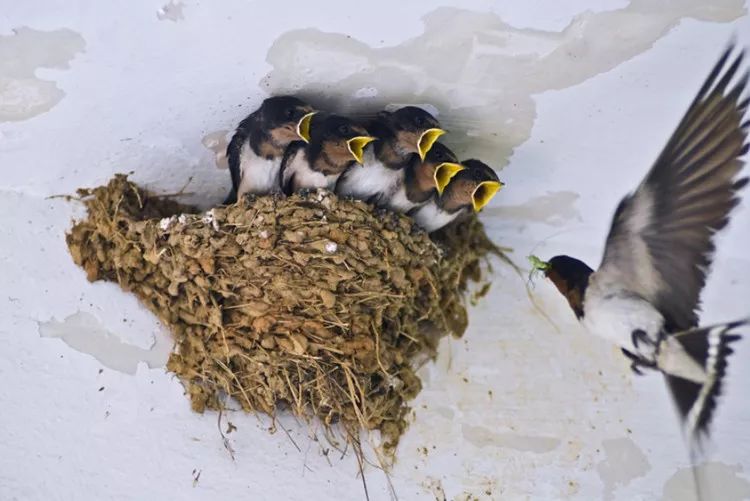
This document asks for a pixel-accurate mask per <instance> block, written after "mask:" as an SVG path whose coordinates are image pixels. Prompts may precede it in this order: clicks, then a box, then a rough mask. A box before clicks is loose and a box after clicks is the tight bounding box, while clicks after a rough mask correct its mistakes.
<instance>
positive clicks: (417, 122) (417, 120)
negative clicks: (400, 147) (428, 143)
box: [414, 115, 424, 127]
mask: <svg viewBox="0 0 750 501" xmlns="http://www.w3.org/2000/svg"><path fill="white" fill-rule="evenodd" d="M414 125H416V126H417V127H422V126H423V125H424V117H423V116H422V115H417V116H416V117H414Z"/></svg>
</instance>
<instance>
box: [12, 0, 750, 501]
mask: <svg viewBox="0 0 750 501" xmlns="http://www.w3.org/2000/svg"><path fill="white" fill-rule="evenodd" d="M747 8H748V6H747V5H743V2H742V1H741V0H713V1H711V2H705V1H704V0H681V1H679V2H678V1H669V0H631V1H627V0H606V1H603V0H597V1H594V0H566V1H551V0H548V1H542V0H533V1H526V2H512V1H498V2H490V1H479V0H470V1H462V2H459V1H458V0H446V1H445V2H442V5H441V6H437V5H435V4H434V3H432V2H426V1H415V2H403V1H394V0H381V1H378V2H370V3H362V2H360V3H354V2H333V1H322V2H304V3H303V2H298V3H291V2H288V3H285V2H246V1H240V0H226V1H221V2H208V1H203V2H199V1H197V0H184V1H183V0H171V1H170V3H168V4H164V0H154V1H150V0H139V1H135V2H87V1H83V0H66V1H55V0H46V1H41V0H29V1H24V2H16V1H11V0H0V173H1V174H2V176H1V177H0V195H2V196H0V218H1V219H2V221H1V222H0V270H2V271H0V341H1V342H2V349H0V375H2V379H3V389H2V390H1V391H0V408H1V409H2V412H1V413H0V452H1V453H0V499H3V500H11V499H18V500H36V499H39V500H41V499H181V500H192V499H218V498H219V497H225V498H227V499H346V500H348V499H361V498H363V497H364V495H363V490H362V483H361V479H360V478H358V477H357V466H356V461H355V460H354V458H353V457H352V456H351V455H347V456H346V457H344V458H341V457H340V455H339V454H334V453H330V454H329V455H328V456H326V455H325V454H324V453H323V449H322V445H321V444H320V443H317V442H314V441H312V440H311V439H310V436H311V432H310V430H308V428H307V427H306V426H305V425H300V424H299V423H297V422H295V421H294V419H293V418H292V417H291V416H281V418H280V420H279V421H280V422H279V425H280V426H283V427H284V428H286V429H287V430H288V432H289V433H288V436H287V434H285V433H283V432H282V431H281V430H279V431H277V432H276V433H275V434H270V433H269V432H268V428H269V427H270V425H271V423H270V422H269V421H268V420H267V419H263V418H256V417H254V416H245V415H241V414H240V413H230V414H229V416H228V417H227V416H225V417H224V421H223V423H222V425H221V426H223V427H226V426H227V425H226V420H227V419H228V420H230V421H231V422H232V423H233V424H234V425H235V426H236V427H237V430H236V431H234V432H233V433H232V434H231V435H229V441H230V444H231V447H232V449H233V450H234V456H235V458H234V460H233V459H232V458H231V457H230V454H229V453H228V451H227V450H226V449H225V447H224V444H223V442H222V438H221V436H220V434H219V431H218V429H217V415H216V414H205V415H196V414H194V413H192V412H191V411H190V408H189V404H188V401H187V399H186V398H185V397H184V396H183V394H182V387H181V385H180V384H179V382H178V381H177V380H176V379H175V378H173V377H172V376H170V375H169V374H167V373H165V371H164V364H165V362H166V359H167V356H168V353H169V351H170V348H171V344H170V340H169V336H168V333H167V332H165V330H164V329H163V328H162V327H161V326H160V325H159V324H158V323H157V322H156V321H155V319H154V318H153V317H152V316H151V315H150V314H149V313H148V312H147V311H145V310H144V309H143V308H141V307H140V306H139V304H138V303H137V301H136V300H135V298H134V297H132V296H130V295H128V294H125V293H123V292H121V291H120V290H119V289H118V288H117V287H116V286H115V285H113V284H108V283H94V284H91V283H88V282H87V281H86V279H85V276H84V273H83V271H82V270H80V269H78V268H76V267H75V265H74V264H73V263H72V261H71V259H70V257H69V255H68V253H67V249H66V247H65V242H64V238H63V237H64V232H65V230H66V229H67V228H68V227H69V226H70V221H71V219H72V218H73V217H76V216H80V215H81V208H80V207H79V206H77V205H76V204H75V203H72V202H67V201H65V200H63V199H60V198H49V197H50V196H52V195H57V194H67V193H72V192H73V191H74V190H75V189H76V188H78V187H80V186H94V185H98V184H101V183H103V182H105V181H106V180H107V179H109V178H110V177H111V176H112V174H113V173H115V172H127V171H134V176H133V177H134V179H135V180H136V181H138V182H140V183H145V184H146V185H148V186H149V187H151V188H153V189H155V190H158V191H161V192H165V193H169V192H176V191H178V190H179V189H180V188H181V187H183V185H185V183H186V182H187V180H188V178H192V181H191V182H190V183H189V185H188V187H187V190H186V191H187V192H189V193H190V194H189V195H188V198H189V199H190V200H191V201H194V202H198V203H200V204H202V205H204V206H209V205H211V204H212V203H216V202H218V201H220V200H221V199H222V197H223V195H224V193H225V191H226V189H227V186H228V184H229V176H228V172H227V170H226V166H225V163H224V159H223V158H222V157H221V154H220V153H221V151H222V150H223V148H224V146H225V144H226V134H227V132H228V131H230V130H231V129H232V128H233V127H234V125H235V124H236V123H237V122H238V121H239V120H240V119H241V118H243V117H244V115H246V114H247V113H249V112H250V111H252V110H253V109H254V108H255V107H256V106H257V105H258V103H259V102H260V101H261V100H262V99H263V98H264V97H265V96H266V95H268V93H279V92H296V93H300V94H302V95H304V96H307V97H308V98H310V99H312V100H314V101H315V102H316V103H319V104H322V105H326V106H330V107H333V108H336V109H339V110H342V111H347V110H354V109H373V108H378V107H383V106H385V105H390V104H399V103H418V104H423V105H427V106H431V107H433V109H434V110H436V111H437V112H439V118H440V119H441V121H442V122H443V124H445V126H446V128H449V129H451V131H452V133H451V134H450V135H449V136H447V137H446V142H447V143H448V144H449V146H452V147H454V148H455V149H456V150H457V151H458V152H460V153H461V155H460V156H461V157H464V158H465V157H467V156H477V157H480V158H483V159H484V160H486V161H488V162H489V163H491V164H492V165H494V166H495V167H497V168H502V172H501V174H500V176H501V179H503V180H504V181H505V182H506V183H507V186H506V189H505V190H503V191H502V192H501V193H500V194H499V195H498V196H497V197H496V198H495V200H494V201H493V202H492V204H491V205H490V206H489V207H488V208H487V209H486V210H485V212H484V213H483V216H482V218H483V220H484V222H485V224H486V226H487V228H488V229H489V231H490V233H491V236H492V237H493V238H494V239H495V240H496V241H497V242H498V243H500V244H501V245H504V246H508V247H512V248H513V249H514V253H513V256H514V258H515V259H516V260H517V261H518V262H519V263H522V264H524V256H525V255H527V254H528V253H530V252H532V251H533V252H534V253H536V254H539V255H542V256H549V255H553V254H556V253H559V252H565V253H570V254H574V255H578V256H581V257H582V258H584V260H586V261H588V262H589V263H590V264H592V265H594V264H596V263H598V260H599V258H600V255H601V252H602V248H603V241H604V236H605V234H606V231H607V228H608V226H609V223H610V218H611V214H612V212H613V210H614V208H615V206H616V204H617V202H618V201H619V199H620V197H622V196H623V195H624V194H625V193H626V192H627V191H628V190H629V189H631V188H633V187H635V185H636V184H637V182H638V181H639V180H640V178H641V177H642V175H643V174H644V173H645V171H646V170H647V169H648V167H649V166H650V164H651V162H652V161H653V160H654V159H655V157H656V155H657V154H658V152H659V150H660V148H661V147H662V146H663V144H664V143H665V141H666V140H667V138H668V137H669V135H670V134H671V132H672V130H673V129H674V127H675V126H676V124H677V121H678V120H679V118H680V117H681V115H682V113H683V111H684V110H685V108H686V107H687V105H688V103H689V102H690V100H691V99H692V97H693V95H694V94H695V92H696V91H697V89H698V87H699V85H700V82H701V81H702V80H703V79H704V78H705V76H706V74H707V72H708V71H709V69H710V68H711V66H712V65H713V63H714V62H715V60H716V58H717V57H718V55H719V53H720V52H721V50H722V49H723V48H724V47H725V44H726V43H727V41H728V40H729V39H730V37H731V36H732V34H735V35H736V36H737V38H738V40H739V41H740V43H742V44H744V45H750V17H749V16H748V14H747ZM217 152H218V153H219V155H217V154H216V153H217ZM746 199H747V194H746ZM748 205H750V204H749V203H748V202H747V201H745V203H744V204H743V206H742V207H741V208H740V209H739V210H738V211H737V212H736V213H735V216H734V220H733V224H731V225H730V226H729V228H728V229H727V231H725V232H724V233H723V234H722V235H721V237H720V238H719V251H718V254H717V262H716V266H715V268H714V272H713V274H712V276H711V279H710V281H709V285H708V287H707V289H706V291H705V294H704V299H705V308H704V311H705V314H704V315H703V320H704V321H705V322H710V321H717V320H727V319H732V318H735V317H740V316H745V315H747V314H748V313H749V311H748V308H749V306H748V305H749V304H750V303H748V300H747V298H748V297H750V272H748V269H749V268H750V257H748V250H747V249H748V246H750V210H748ZM495 268H496V273H495V275H494V283H493V286H492V289H491V291H490V294H489V295H488V296H487V297H486V298H485V299H484V300H482V301H481V302H479V304H477V305H476V306H474V307H472V308H471V312H470V314H471V323H470V327H469V330H468V331H467V333H466V335H465V336H464V338H463V339H461V340H446V341H444V342H443V343H442V345H441V349H440V354H439V357H438V359H437V360H436V361H435V363H433V364H429V365H427V366H426V367H425V368H424V369H423V370H422V373H421V374H422V376H423V379H424V382H425V388H424V391H423V392H422V393H421V394H420V395H419V397H418V398H417V399H416V401H414V403H413V404H414V416H413V424H412V425H411V427H410V429H409V431H408V432H407V434H406V435H405V437H404V438H403V440H402V443H401V446H400V449H399V461H398V463H397V464H396V466H395V468H394V470H393V471H392V473H391V475H390V480H389V479H388V478H387V477H386V476H385V475H384V474H383V473H382V472H381V471H379V470H378V469H376V468H373V467H367V468H366V478H367V484H368V488H369V493H370V496H371V499H373V500H381V499H390V496H391V492H392V491H391V489H392V490H393V491H395V493H396V494H397V495H398V497H399V499H403V500H412V499H414V500H432V499H439V500H442V499H450V500H453V499H456V500H469V499H471V500H475V499H480V500H485V499H581V500H589V499H623V500H631V499H668V500H680V501H682V500H689V499H692V497H691V496H692V494H690V489H691V488H692V480H691V474H690V470H689V469H688V464H689V463H688V455H687V451H686V448H685V446H684V443H683V440H682V437H681V435H680V431H679V429H678V426H677V418H676V415H675V413H674V411H673V409H672V407H671V403H670V401H669V399H668V396H667V393H666V390H665V388H664V387H663V384H662V381H661V378H660V377H658V376H656V375H651V376H650V377H642V378H635V377H633V376H632V375H631V373H630V372H629V370H628V367H627V364H626V362H625V361H624V359H623V358H622V357H621V355H620V354H619V351H618V350H617V349H615V348H613V347H612V346H609V345H607V344H606V343H605V342H604V341H600V340H598V339H592V338H591V337H589V336H588V335H587V334H586V333H584V332H583V331H582V329H581V328H580V327H579V326H578V325H577V324H576V322H575V319H574V318H572V317H573V316H572V314H571V313H570V311H569V309H568V307H567V305H566V304H564V302H563V300H562V299H561V298H560V297H559V295H558V294H557V292H556V291H554V290H553V289H552V287H551V286H550V285H548V284H546V283H542V282H539V283H537V284H535V286H534V287H533V289H532V292H533V297H534V300H535V302H536V304H537V306H538V308H535V307H534V306H533V304H532V303H531V302H530V300H529V297H528V296H527V293H526V289H525V286H526V283H525V282H524V281H523V280H521V279H519V277H518V276H517V275H515V274H514V273H513V272H512V271H511V270H509V269H508V268H507V267H506V266H503V265H502V264H500V263H498V264H497V265H496V267H495ZM540 310H542V311H544V312H546V314H547V316H548V317H549V318H551V320H552V321H551V322H550V321H549V320H548V319H547V318H545V317H544V315H542V314H540ZM749 381H750V340H745V342H743V343H740V344H739V345H738V349H737V354H736V356H735V357H734V359H733V361H732V364H731V366H730V370H729V377H728V382H727V386H726V393H725V397H724V399H723V401H722V405H721V407H720V410H719V413H718V415H717V418H716V421H715V432H714V437H713V438H714V440H713V442H712V445H711V446H710V447H708V449H707V451H706V455H707V459H706V463H705V465H704V467H703V475H704V476H705V477H706V478H707V479H708V483H709V486H708V488H709V489H711V491H712V492H713V493H714V499H722V500H738V499H748V498H750V400H748V394H750V393H749V391H748V384H750V383H748V382H749Z"/></svg>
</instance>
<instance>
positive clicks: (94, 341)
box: [39, 311, 172, 374]
mask: <svg viewBox="0 0 750 501" xmlns="http://www.w3.org/2000/svg"><path fill="white" fill-rule="evenodd" d="M39 335H41V336H42V337H43V338H59V339H61V340H62V341H64V342H65V344H67V345H68V346H69V347H71V348H73V349H74V350H76V351H78V352H81V353H86V354H87V355H91V356H92V357H94V358H95V359H97V360H98V361H99V362H101V363H102V365H104V366H105V367H109V368H110V369H113V370H116V371H119V372H123V373H125V374H135V373H136V371H137V369H138V364H139V363H141V362H143V363H145V364H146V365H147V366H148V367H149V368H150V369H155V368H158V367H164V366H165V365H166V363H167V359H168V358H169V354H170V353H171V351H172V340H171V339H170V337H169V336H168V335H167V334H166V333H160V334H157V335H155V336H154V344H153V345H152V346H151V348H150V349H147V350H145V349H143V348H140V347H138V346H134V345H132V344H128V343H124V342H123V341H122V340H121V339H120V338H119V337H118V336H117V335H116V334H114V333H112V332H111V331H109V330H107V329H106V328H105V327H104V326H103V325H102V324H101V323H100V322H99V320H98V319H97V318H96V317H95V316H93V315H91V314H89V313H85V312H82V311H79V312H77V313H74V314H72V315H70V316H68V317H66V318H65V320H63V321H62V322H58V321H56V320H50V321H47V322H39Z"/></svg>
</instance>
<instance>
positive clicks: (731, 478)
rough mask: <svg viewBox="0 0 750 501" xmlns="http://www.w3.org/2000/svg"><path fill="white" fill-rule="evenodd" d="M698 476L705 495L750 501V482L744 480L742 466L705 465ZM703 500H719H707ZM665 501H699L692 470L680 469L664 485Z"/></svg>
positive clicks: (737, 500)
mask: <svg viewBox="0 0 750 501" xmlns="http://www.w3.org/2000/svg"><path fill="white" fill-rule="evenodd" d="M697 473H698V476H699V478H700V481H701V491H702V492H703V493H714V495H715V494H716V493H718V492H720V493H721V501H742V500H747V499H750V481H748V480H747V479H746V478H743V468H742V466H740V465H738V464H737V465H728V464H724V463H718V462H712V463H705V464H703V465H701V466H699V467H698V471H697ZM703 499H718V498H706V497H704V498H703ZM662 500H663V501H699V499H698V497H697V496H696V493H695V481H694V479H693V471H692V469H691V468H680V469H679V470H677V471H676V472H675V474H674V475H672V476H671V477H670V478H669V480H667V482H666V483H665V484H664V491H663V492H662Z"/></svg>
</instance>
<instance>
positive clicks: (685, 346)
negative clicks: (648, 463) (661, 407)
mask: <svg viewBox="0 0 750 501" xmlns="http://www.w3.org/2000/svg"><path fill="white" fill-rule="evenodd" d="M748 324H750V318H746V319H743V320H738V321H736V322H728V323H723V324H717V325H712V326H708V327H697V328H695V329H690V330H688V331H684V332H680V333H677V334H674V335H671V336H667V337H666V338H665V339H664V341H663V342H662V345H661V346H660V353H659V356H658V359H657V365H658V368H659V369H660V370H661V371H662V372H663V373H664V377H665V378H666V380H667V385H668V386H669V391H670V393H671V394H672V398H673V399H674V402H675V405H676V406H677V410H678V411H679V413H680V418H681V419H682V422H683V425H684V427H685V433H686V436H687V437H688V439H689V440H690V441H691V442H693V443H694V444H695V445H697V442H698V441H699V439H700V438H701V436H703V435H708V433H709V426H710V424H711V419H712V417H713V414H714V411H715V409H716V403H717V399H718V397H719V395H720V394H721V390H722V383H723V379H724V375H725V372H726V368H727V358H728V357H729V356H730V355H731V354H732V348H731V346H730V345H731V344H732V343H733V342H734V341H736V340H738V339H739V338H740V335H739V334H736V333H734V332H732V331H733V330H734V329H736V328H738V327H741V326H743V325H748Z"/></svg>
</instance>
